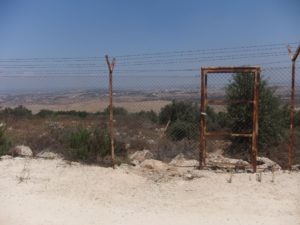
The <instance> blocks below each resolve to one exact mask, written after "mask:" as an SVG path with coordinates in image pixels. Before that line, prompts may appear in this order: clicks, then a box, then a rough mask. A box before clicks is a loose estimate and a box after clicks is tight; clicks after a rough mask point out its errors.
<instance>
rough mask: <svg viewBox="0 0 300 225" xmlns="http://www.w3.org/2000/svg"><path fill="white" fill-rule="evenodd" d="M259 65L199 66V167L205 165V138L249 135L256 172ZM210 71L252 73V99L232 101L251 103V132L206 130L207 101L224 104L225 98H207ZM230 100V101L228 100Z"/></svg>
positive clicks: (252, 162) (252, 161) (254, 170)
mask: <svg viewBox="0 0 300 225" xmlns="http://www.w3.org/2000/svg"><path fill="white" fill-rule="evenodd" d="M260 71H261V70H260V67H249V66H246V67H243V66H242V67H202V68H201V104H200V112H201V116H200V143H199V168H200V169H203V167H204V166H206V153H207V152H206V139H207V138H209V137H218V136H219V137H221V136H223V137H224V136H230V137H248V138H249V137H251V138H252V146H251V164H252V168H253V172H256V166H257V163H256V160H257V145H258V126H259V124H258V116H259V85H260ZM211 73H214V74H215V73H228V74H232V73H253V75H254V76H253V80H254V83H253V85H254V87H253V99H252V100H250V101H249V100H242V99H241V100H235V101H234V103H251V104H253V110H252V121H253V122H252V132H251V133H230V132H207V130H206V113H205V112H206V108H207V105H208V103H209V104H214V105H225V104H228V103H229V102H228V101H226V100H217V101H216V100H210V101H208V100H207V97H208V96H207V76H208V75H209V74H211ZM230 102H232V101H230Z"/></svg>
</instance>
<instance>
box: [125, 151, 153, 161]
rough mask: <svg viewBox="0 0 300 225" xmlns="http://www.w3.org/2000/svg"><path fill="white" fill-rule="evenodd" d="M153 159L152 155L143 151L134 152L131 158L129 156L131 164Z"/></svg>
mask: <svg viewBox="0 0 300 225" xmlns="http://www.w3.org/2000/svg"><path fill="white" fill-rule="evenodd" d="M152 158H153V154H152V153H151V152H150V151H149V150H146V149H144V150H143V151H136V152H135V153H133V154H132V155H131V156H129V159H130V160H131V161H132V162H134V161H135V162H138V163H141V162H143V161H145V160H146V159H152Z"/></svg>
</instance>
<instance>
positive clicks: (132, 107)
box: [104, 67, 300, 167]
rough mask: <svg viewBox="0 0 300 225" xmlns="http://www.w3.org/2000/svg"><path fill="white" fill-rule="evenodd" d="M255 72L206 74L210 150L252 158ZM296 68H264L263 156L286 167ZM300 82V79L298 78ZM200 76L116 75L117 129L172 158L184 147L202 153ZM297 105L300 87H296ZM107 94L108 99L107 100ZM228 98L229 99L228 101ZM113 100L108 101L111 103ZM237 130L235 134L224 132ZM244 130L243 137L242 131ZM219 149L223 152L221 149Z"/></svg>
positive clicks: (119, 135) (118, 134)
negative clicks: (292, 90) (293, 72)
mask: <svg viewBox="0 0 300 225" xmlns="http://www.w3.org/2000/svg"><path fill="white" fill-rule="evenodd" d="M253 77H254V76H253V74H251V73H245V74H242V73H231V74H228V73H226V74H220V73H218V74H210V76H208V79H207V93H206V97H207V106H206V110H205V114H206V123H207V127H206V128H207V132H208V133H211V134H212V133H213V132H218V133H220V134H221V136H222V137H221V138H220V137H216V136H213V135H212V136H211V137H210V138H209V139H207V143H206V146H207V153H208V156H209V155H214V153H222V154H224V155H227V156H230V157H235V158H240V159H243V160H246V161H248V162H249V161H251V157H250V156H251V154H249V153H251V149H252V147H251V146H252V138H251V135H252V132H253V98H254V96H253V93H254V92H253V87H254V79H253ZM290 83H291V69H290V68H289V67H266V68H261V79H260V85H259V104H258V105H259V108H258V128H259V129H258V139H257V148H258V156H266V157H269V158H271V159H273V160H275V161H276V162H278V163H280V165H282V166H284V167H286V166H287V162H288V159H287V157H288V145H289V123H290V122H289V120H290V93H291V88H290ZM296 83H299V82H298V79H297V80H296ZM200 84H201V77H200V75H195V76H184V75H176V76H175V75H173V76H171V75H166V76H153V75H152V76H145V75H144V76H134V75H131V76H130V75H128V76H122V75H119V76H114V78H113V90H114V93H113V105H114V126H115V127H114V131H115V132H114V135H115V138H116V140H117V142H120V143H122V144H123V145H124V146H126V149H127V151H129V152H132V151H137V150H143V149H148V150H150V151H151V152H153V153H154V155H155V158H157V159H161V160H166V161H169V160H171V159H172V158H174V157H175V156H177V155H178V154H180V153H183V154H184V155H185V157H187V158H193V159H197V160H198V159H199V144H201V143H200V118H201V112H200V99H201V98H200V93H201V87H200ZM296 90H297V95H296V110H298V108H299V104H300V102H299V94H298V93H299V91H298V90H299V89H298V87H296ZM108 97H109V96H106V97H105V98H106V99H107V101H106V100H105V101H104V102H108ZM224 103H225V104H224ZM107 105H108V104H107ZM299 115H300V114H299V113H296V118H295V125H296V142H295V148H294V149H295V155H294V156H295V158H294V163H298V162H299V152H298V151H297V149H298V145H299V134H300V132H299V130H298V123H299V119H300V118H298V117H299ZM227 133H232V134H233V135H231V136H230V135H229V136H227V135H222V134H227ZM239 134H243V135H244V137H241V136H239ZM216 155H218V154H216Z"/></svg>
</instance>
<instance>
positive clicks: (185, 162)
mask: <svg viewBox="0 0 300 225" xmlns="http://www.w3.org/2000/svg"><path fill="white" fill-rule="evenodd" d="M169 165H171V166H178V167H197V166H198V165H199V162H198V161H197V160H189V159H185V158H184V155H183V154H182V153H180V154H179V155H177V156H176V157H175V158H174V159H172V161H171V162H170V163H169Z"/></svg>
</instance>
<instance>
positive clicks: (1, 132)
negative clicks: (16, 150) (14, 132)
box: [0, 124, 12, 156]
mask: <svg viewBox="0 0 300 225" xmlns="http://www.w3.org/2000/svg"><path fill="white" fill-rule="evenodd" d="M11 146H12V143H11V141H10V140H9V138H8V137H7V136H6V128H5V126H4V125H3V124H1V126H0V156H1V155H5V154H7V153H8V151H9V149H10V148H11Z"/></svg>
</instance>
